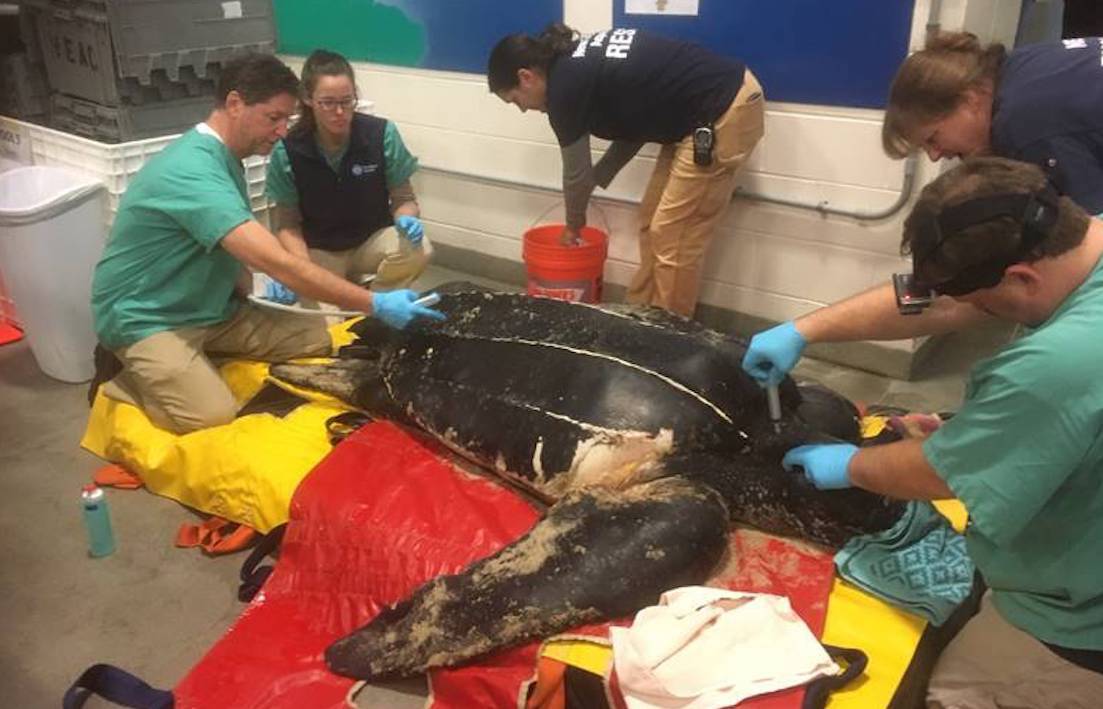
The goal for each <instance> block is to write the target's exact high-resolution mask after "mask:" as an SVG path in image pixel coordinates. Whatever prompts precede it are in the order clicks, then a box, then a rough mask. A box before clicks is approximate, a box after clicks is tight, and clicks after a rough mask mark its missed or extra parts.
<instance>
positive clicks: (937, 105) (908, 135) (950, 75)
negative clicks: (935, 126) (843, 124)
mask: <svg viewBox="0 0 1103 709" xmlns="http://www.w3.org/2000/svg"><path fill="white" fill-rule="evenodd" d="M1006 58H1007V50H1006V49H1004V47H1003V45H1002V44H999V43H995V44H990V45H988V46H987V47H983V46H981V43H980V40H978V39H977V36H976V35H974V34H971V33H969V32H945V33H939V34H937V35H935V36H934V37H932V38H931V39H930V40H929V41H928V42H927V46H926V47H925V48H924V49H922V50H920V51H918V52H916V53H915V54H912V55H911V56H910V57H908V58H907V59H906V60H904V63H903V64H902V65H901V66H900V69H899V70H898V71H897V72H896V78H894V79H893V80H892V88H891V89H889V103H888V107H887V108H886V109H885V122H884V124H883V125H882V127H881V144H882V146H883V147H884V149H885V152H886V153H888V154H889V155H890V156H892V157H895V158H902V157H905V156H906V155H908V154H909V153H910V152H911V151H912V150H913V149H914V148H915V147H916V146H915V145H913V144H912V141H913V139H914V136H915V133H916V132H917V131H918V130H919V129H920V128H922V127H923V126H925V125H928V124H930V123H932V122H934V121H937V120H939V119H941V118H944V117H946V116H948V115H949V114H951V113H953V112H954V110H955V109H956V108H957V107H958V106H959V105H960V104H961V101H962V99H964V98H965V92H966V91H968V90H970V89H988V90H993V89H994V88H995V86H996V83H997V82H998V81H999V74H1000V70H1001V69H1002V68H1003V62H1004V60H1005V59H1006Z"/></svg>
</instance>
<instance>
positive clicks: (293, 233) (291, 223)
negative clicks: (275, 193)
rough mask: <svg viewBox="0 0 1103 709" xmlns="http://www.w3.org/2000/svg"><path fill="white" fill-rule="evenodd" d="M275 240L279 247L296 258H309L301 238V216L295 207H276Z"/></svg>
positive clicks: (303, 239)
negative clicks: (277, 241)
mask: <svg viewBox="0 0 1103 709" xmlns="http://www.w3.org/2000/svg"><path fill="white" fill-rule="evenodd" d="M275 217H276V227H277V230H276V238H277V239H278V240H279V242H280V245H282V246H283V248H285V249H287V250H288V251H290V252H291V253H293V254H295V255H296V256H300V257H302V258H305V259H309V258H310V251H309V250H308V249H307V246H306V239H305V238H304V237H303V227H302V221H303V220H302V215H300V214H299V210H298V208H297V207H290V206H284V205H276V208H275Z"/></svg>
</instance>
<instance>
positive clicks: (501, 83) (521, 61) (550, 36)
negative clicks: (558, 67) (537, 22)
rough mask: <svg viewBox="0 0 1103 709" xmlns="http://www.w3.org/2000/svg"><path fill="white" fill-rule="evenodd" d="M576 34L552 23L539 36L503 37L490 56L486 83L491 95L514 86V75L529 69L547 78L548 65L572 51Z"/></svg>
mask: <svg viewBox="0 0 1103 709" xmlns="http://www.w3.org/2000/svg"><path fill="white" fill-rule="evenodd" d="M578 39H579V35H578V32H576V31H574V30H573V29H571V28H570V27H568V26H567V25H565V24H563V23H562V22H553V23H552V24H550V25H548V26H547V27H545V28H544V31H543V32H541V33H540V34H539V35H537V36H535V37H532V36H529V35H527V34H511V35H508V36H506V37H503V38H502V39H501V40H500V41H499V42H498V44H496V45H494V49H493V50H491V52H490V59H489V60H488V61H487V68H486V79H487V84H489V86H490V90H491V92H493V93H498V92H500V91H508V90H510V89H512V88H514V87H515V86H517V72H518V71H519V70H521V69H531V70H533V71H536V72H539V73H540V74H542V75H543V76H545V77H546V76H547V75H548V71H549V70H550V69H551V65H552V64H553V63H554V62H555V60H556V59H558V58H559V57H560V56H562V55H564V54H570V53H571V52H573V51H574V48H575V45H576V44H577V43H578Z"/></svg>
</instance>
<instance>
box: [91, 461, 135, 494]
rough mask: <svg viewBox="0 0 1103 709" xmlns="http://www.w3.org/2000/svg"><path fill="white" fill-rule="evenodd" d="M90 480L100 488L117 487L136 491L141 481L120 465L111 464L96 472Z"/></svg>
mask: <svg viewBox="0 0 1103 709" xmlns="http://www.w3.org/2000/svg"><path fill="white" fill-rule="evenodd" d="M92 479H93V480H95V481H96V484H97V485H99V486H101V487H117V488H119V489H121V490H137V489H138V488H140V487H142V485H143V483H142V479H141V478H140V477H138V476H137V475H135V474H134V473H132V472H130V471H129V470H127V469H126V468H124V467H123V466H121V465H115V464H114V463H111V464H109V465H105V466H103V467H102V468H100V469H99V470H97V471H96V472H95V473H94V474H93V475H92Z"/></svg>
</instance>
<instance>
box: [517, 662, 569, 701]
mask: <svg viewBox="0 0 1103 709" xmlns="http://www.w3.org/2000/svg"><path fill="white" fill-rule="evenodd" d="M566 672H567V665H566V663H563V662H560V661H559V660H553V659H551V658H550V657H543V656H541V657H540V659H539V660H537V662H536V689H535V690H533V692H532V696H530V697H529V699H528V701H527V702H526V703H525V709H565V707H566V706H567V687H566V684H565V683H564V675H565V673H566Z"/></svg>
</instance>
